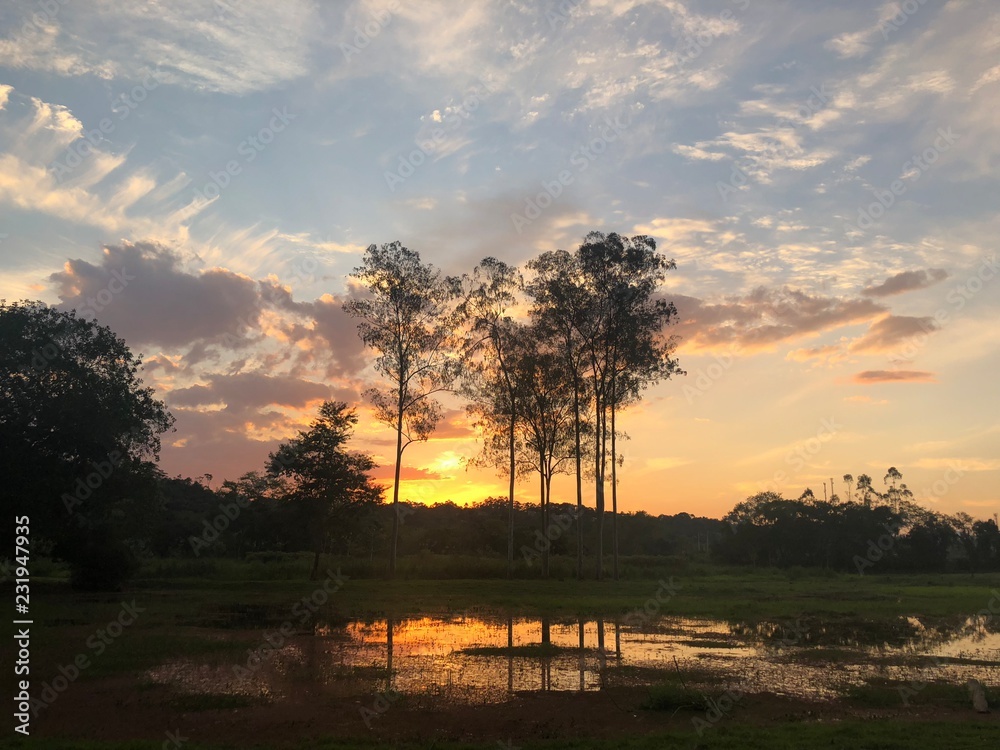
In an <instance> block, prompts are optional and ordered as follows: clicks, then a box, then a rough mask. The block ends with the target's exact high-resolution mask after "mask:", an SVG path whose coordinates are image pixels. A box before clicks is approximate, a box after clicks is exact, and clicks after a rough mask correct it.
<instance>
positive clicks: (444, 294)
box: [344, 242, 461, 576]
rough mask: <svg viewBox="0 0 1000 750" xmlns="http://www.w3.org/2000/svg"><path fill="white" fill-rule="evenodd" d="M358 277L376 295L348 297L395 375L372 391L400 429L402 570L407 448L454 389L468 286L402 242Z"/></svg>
mask: <svg viewBox="0 0 1000 750" xmlns="http://www.w3.org/2000/svg"><path fill="white" fill-rule="evenodd" d="M352 276H353V278H355V279H357V280H358V282H360V284H361V285H362V286H363V287H364V289H365V290H366V292H367V294H368V296H366V297H363V298H355V299H351V300H348V301H347V302H346V303H344V310H345V311H347V313H349V314H350V315H352V316H354V317H355V318H358V319H359V323H358V332H359V333H360V335H361V340H362V341H364V342H365V344H367V345H368V346H370V347H372V348H373V349H375V351H377V352H378V358H377V359H376V360H375V368H376V370H378V372H380V373H381V374H382V375H384V376H385V377H386V379H387V380H388V381H389V386H388V387H387V388H385V389H382V390H380V389H377V388H369V389H368V390H367V391H365V395H366V396H367V397H368V398H369V399H370V400H371V402H372V404H373V405H374V406H375V414H376V417H377V419H378V420H379V421H380V422H382V423H384V424H387V425H389V426H391V427H392V428H393V429H394V430H395V431H396V467H395V476H394V479H393V485H392V506H393V510H394V511H396V514H395V515H394V517H393V521H392V539H391V541H390V549H389V575H390V576H393V575H395V573H396V547H397V544H398V539H399V516H398V506H399V476H400V468H401V464H402V459H403V451H404V450H406V448H407V446H409V445H410V444H411V443H414V442H418V441H424V440H427V438H428V437H429V436H430V434H431V433H432V432H433V431H434V428H435V427H436V426H437V423H438V421H440V419H441V407H440V405H439V404H438V402H437V401H436V400H435V399H434V398H433V395H434V394H435V393H438V392H440V391H444V390H448V389H449V388H450V387H451V384H452V383H453V382H454V380H455V378H456V377H457V375H458V371H459V361H458V358H457V356H456V355H455V351H454V349H453V347H452V343H453V332H454V326H455V321H454V319H453V318H454V303H455V301H456V299H457V297H458V295H459V293H460V291H461V287H460V282H459V280H458V279H454V278H451V277H445V276H442V274H441V272H440V271H438V270H437V269H436V268H434V267H433V266H431V265H429V264H426V263H422V262H421V260H420V255H419V253H417V252H415V251H413V250H409V249H408V248H406V247H404V246H403V245H401V244H400V243H399V242H392V243H389V244H385V245H382V247H377V246H376V245H371V246H369V247H368V249H367V250H366V251H365V255H364V259H363V261H362V264H361V265H360V266H359V267H358V268H355V269H354V272H353V274H352Z"/></svg>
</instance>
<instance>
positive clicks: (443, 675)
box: [144, 607, 1000, 705]
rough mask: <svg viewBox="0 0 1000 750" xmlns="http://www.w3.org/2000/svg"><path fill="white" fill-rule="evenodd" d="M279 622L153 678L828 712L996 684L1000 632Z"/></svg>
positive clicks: (450, 697)
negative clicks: (901, 687) (760, 698)
mask: <svg viewBox="0 0 1000 750" xmlns="http://www.w3.org/2000/svg"><path fill="white" fill-rule="evenodd" d="M280 618H281V612H277V611H276V612H272V611H269V610H267V609H263V608H262V609H253V608H240V607H237V608H233V609H230V610H223V611H218V612H214V613H212V614H211V615H210V616H208V617H206V618H205V619H203V620H202V621H200V622H199V623H198V625H199V628H200V629H203V630H204V631H205V632H206V633H211V634H212V637H213V638H219V639H239V640H240V641H241V642H243V641H247V642H249V643H250V644H251V645H250V646H249V647H248V648H247V650H246V651H243V652H242V653H241V654H240V655H239V656H238V657H236V658H222V657H218V656H216V657H212V658H208V659H192V658H178V659H174V660H170V661H167V662H165V663H162V664H160V665H158V666H156V667H154V668H152V669H149V670H148V671H147V672H146V674H145V675H144V679H145V680H146V681H147V682H149V683H152V684H156V685H163V686H169V687H170V688H172V689H173V690H174V691H178V692H182V693H189V694H193V695H198V694H202V695H208V694H211V695H232V696H243V697H245V698H246V699H248V700H261V701H266V702H272V701H282V700H285V699H290V698H293V697H295V696H300V695H302V694H303V692H304V691H306V692H309V693H312V694H319V695H329V696H331V697H346V696H358V695H365V694H377V693H391V694H400V695H403V696H406V697H407V699H408V700H409V701H410V702H412V703H413V704H414V705H424V704H428V705H430V704H434V703H437V702H446V703H450V704H470V705H471V704H489V703H502V702H504V701H507V700H510V699H511V698H512V697H514V696H515V695H519V694H525V693H538V692H555V691H562V692H576V691H585V692H589V691H600V690H602V689H605V688H608V687H619V686H625V685H631V686H636V685H652V684H656V683H658V682H662V681H663V680H664V679H667V678H677V679H680V680H681V681H682V682H683V683H684V685H685V686H686V687H689V688H692V689H695V690H703V691H705V692H711V693H719V692H722V691H723V690H726V689H739V690H742V691H744V692H747V693H771V694H774V695H779V696H787V697H791V698H797V699H806V700H820V701H825V700H831V699H835V698H837V697H838V696H841V695H843V694H845V692H847V691H849V690H850V689H851V688H852V687H857V686H860V685H864V684H865V683H867V682H870V681H872V680H887V681H892V682H897V681H905V682H911V681H912V685H913V686H914V687H916V688H918V689H919V688H920V686H921V685H923V684H924V683H927V682H948V683H951V684H963V683H964V682H965V681H966V680H967V679H969V678H976V679H978V680H980V681H982V682H983V683H985V684H987V685H997V684H1000V632H996V630H997V627H996V623H991V622H989V621H987V620H983V619H978V618H971V619H968V618H967V619H961V620H959V619H955V620H952V621H942V620H940V619H938V620H935V621H933V622H932V621H930V620H927V621H922V620H921V619H918V618H912V617H911V618H902V617H901V618H893V619H884V618H883V619H879V620H871V621H869V620H864V619H859V618H855V617H850V616H845V617H840V618H836V619H823V620H819V619H813V618H799V619H797V620H794V621H780V622H779V621H760V622H756V621H755V622H740V621H726V620H712V619H695V618H681V617H651V618H647V617H638V616H635V615H633V616H625V617H612V618H607V619H601V618H593V617H591V618H578V619H574V620H566V619H539V618H533V619H528V618H523V617H513V616H507V615H505V614H504V613H501V612H485V613H484V612H477V613H476V614H475V615H465V616H454V617H416V618H404V617H400V618H395V617H386V618H381V619H367V620H352V621H342V622H337V621H334V620H329V621H324V620H322V619H321V620H318V621H317V622H315V623H314V624H313V625H312V626H311V627H309V628H306V629H302V628H299V629H297V630H295V632H291V631H290V629H286V631H285V632H288V633H289V634H288V635H287V636H285V635H282V632H281V630H280V626H281V624H282V622H281V619H280Z"/></svg>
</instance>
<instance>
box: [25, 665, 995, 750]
mask: <svg viewBox="0 0 1000 750" xmlns="http://www.w3.org/2000/svg"><path fill="white" fill-rule="evenodd" d="M647 695H648V691H647V690H646V689H645V688H632V687H622V688H611V689H606V690H602V691H598V692H586V693H575V692H533V693H524V694H517V695H515V696H513V697H512V699H511V700H509V701H508V702H505V703H499V704H490V705H455V704H444V703H442V702H441V701H440V700H439V699H426V700H425V701H424V702H421V701H420V699H419V698H417V697H413V696H407V697H405V698H403V699H402V700H395V699H393V697H392V696H391V694H390V696H389V697H388V698H386V697H385V696H383V697H382V699H381V700H379V698H378V696H376V695H371V694H367V695H356V696H353V697H350V698H331V696H330V695H329V694H328V693H323V692H320V691H315V690H311V689H308V688H305V689H303V691H302V692H301V694H298V695H296V696H295V697H294V698H291V699H285V700H279V701H274V702H272V703H267V704H262V705H254V706H249V707H245V708H237V709H216V710H202V711H187V712H180V711H178V710H176V709H175V708H173V707H172V706H171V705H170V700H171V698H172V697H174V696H176V694H175V693H173V692H172V691H171V690H170V689H168V688H161V689H140V686H139V685H138V684H137V683H136V682H135V681H134V680H133V679H130V678H113V679H112V678H109V679H105V680H93V681H90V682H89V683H87V684H86V685H82V684H81V685H77V686H76V689H74V690H73V694H72V695H69V696H63V697H61V698H60V699H59V700H57V701H56V702H55V703H54V704H53V705H52V706H50V707H49V708H48V709H46V710H45V711H44V712H43V713H42V714H41V715H40V716H39V718H38V719H37V720H36V722H35V735H36V736H48V737H72V738H74V739H87V740H135V739H147V740H158V739H162V738H164V737H165V736H166V733H167V732H175V733H179V734H180V735H182V736H184V737H187V738H188V739H190V740H191V741H193V742H198V743H226V744H234V745H238V746H240V747H245V746H247V745H256V744H263V745H269V746H275V747H281V746H286V745H290V744H291V745H294V744H296V743H299V742H301V741H302V740H305V739H310V738H317V737H336V738H343V739H349V738H367V739H369V740H372V739H378V740H383V741H392V740H410V741H417V740H419V741H429V740H464V741H472V742H482V741H486V742H493V741H496V740H500V741H501V742H502V743H504V744H506V743H507V742H508V740H511V741H513V742H514V744H516V743H517V741H518V740H519V739H528V738H533V739H544V738H566V739H569V738H577V737H588V738H594V737H596V738H602V737H603V738H615V737H626V736H630V737H634V736H637V735H644V734H647V733H653V732H662V731H667V730H674V731H681V732H684V731H692V732H693V731H694V725H693V724H692V720H693V719H694V718H696V717H697V718H700V719H703V720H708V719H710V718H711V717H708V716H707V715H706V714H705V712H704V711H691V710H680V711H676V712H671V711H651V710H646V709H643V708H642V707H641V706H642V703H643V701H644V700H645V699H646V697H647ZM362 709H365V711H363V710H362ZM379 709H382V710H381V711H380V710H379ZM366 718H367V720H368V725H366V721H365V719H366ZM885 718H905V719H907V720H944V721H966V720H968V719H970V718H974V719H975V720H976V721H987V722H998V721H1000V713H997V712H994V713H991V714H988V715H985V716H983V715H979V714H975V713H974V712H973V711H972V707H971V704H970V706H969V707H968V709H961V708H951V709H949V708H942V707H933V706H919V707H918V706H911V707H903V706H899V707H896V708H879V709H865V708H855V707H853V706H850V705H847V704H844V703H839V702H822V703H821V702H810V701H803V700H796V699H790V698H785V697H781V696H776V695H772V694H753V695H747V696H745V697H743V698H742V699H741V700H740V701H739V703H737V704H736V706H735V708H733V709H732V710H731V711H730V712H728V713H724V714H722V716H721V718H719V719H718V722H717V723H719V724H721V723H724V722H742V723H748V724H764V725H766V724H773V723H786V722H799V721H824V722H830V721H837V720H843V719H885Z"/></svg>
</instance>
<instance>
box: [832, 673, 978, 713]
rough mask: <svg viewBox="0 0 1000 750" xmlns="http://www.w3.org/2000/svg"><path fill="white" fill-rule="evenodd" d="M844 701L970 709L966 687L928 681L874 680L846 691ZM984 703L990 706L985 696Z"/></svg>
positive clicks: (878, 705)
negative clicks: (922, 682)
mask: <svg viewBox="0 0 1000 750" xmlns="http://www.w3.org/2000/svg"><path fill="white" fill-rule="evenodd" d="M844 697H845V698H846V700H847V701H849V702H850V703H853V704H855V705H861V706H867V707H871V708H898V707H900V706H907V705H908V706H938V707H948V708H966V709H968V708H970V707H971V705H972V699H971V698H970V697H969V691H968V688H967V687H966V686H965V685H964V684H962V685H956V684H954V683H949V682H927V683H924V684H921V683H919V682H918V683H916V684H911V683H910V682H907V681H903V680H887V679H874V680H869V681H868V682H867V683H866V684H864V685H856V686H853V687H851V688H849V689H848V690H847V691H846V692H845V696H844ZM986 700H987V703H991V704H992V701H991V700H990V694H989V692H988V691H987V693H986Z"/></svg>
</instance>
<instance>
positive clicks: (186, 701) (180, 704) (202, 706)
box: [168, 693, 262, 712]
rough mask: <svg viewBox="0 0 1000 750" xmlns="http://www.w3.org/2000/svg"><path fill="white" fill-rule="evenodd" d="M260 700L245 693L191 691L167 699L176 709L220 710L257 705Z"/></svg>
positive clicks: (184, 710)
mask: <svg viewBox="0 0 1000 750" xmlns="http://www.w3.org/2000/svg"><path fill="white" fill-rule="evenodd" d="M261 702H262V701H261V700H259V699H255V698H251V697H250V696H247V695H231V694H228V693H191V694H183V695H175V696H173V697H172V698H171V699H170V700H169V701H168V703H169V705H170V707H171V708H173V709H176V710H177V711H182V712H189V711H220V710H233V709H237V708H248V707H249V706H258V705H260V704H261Z"/></svg>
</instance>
